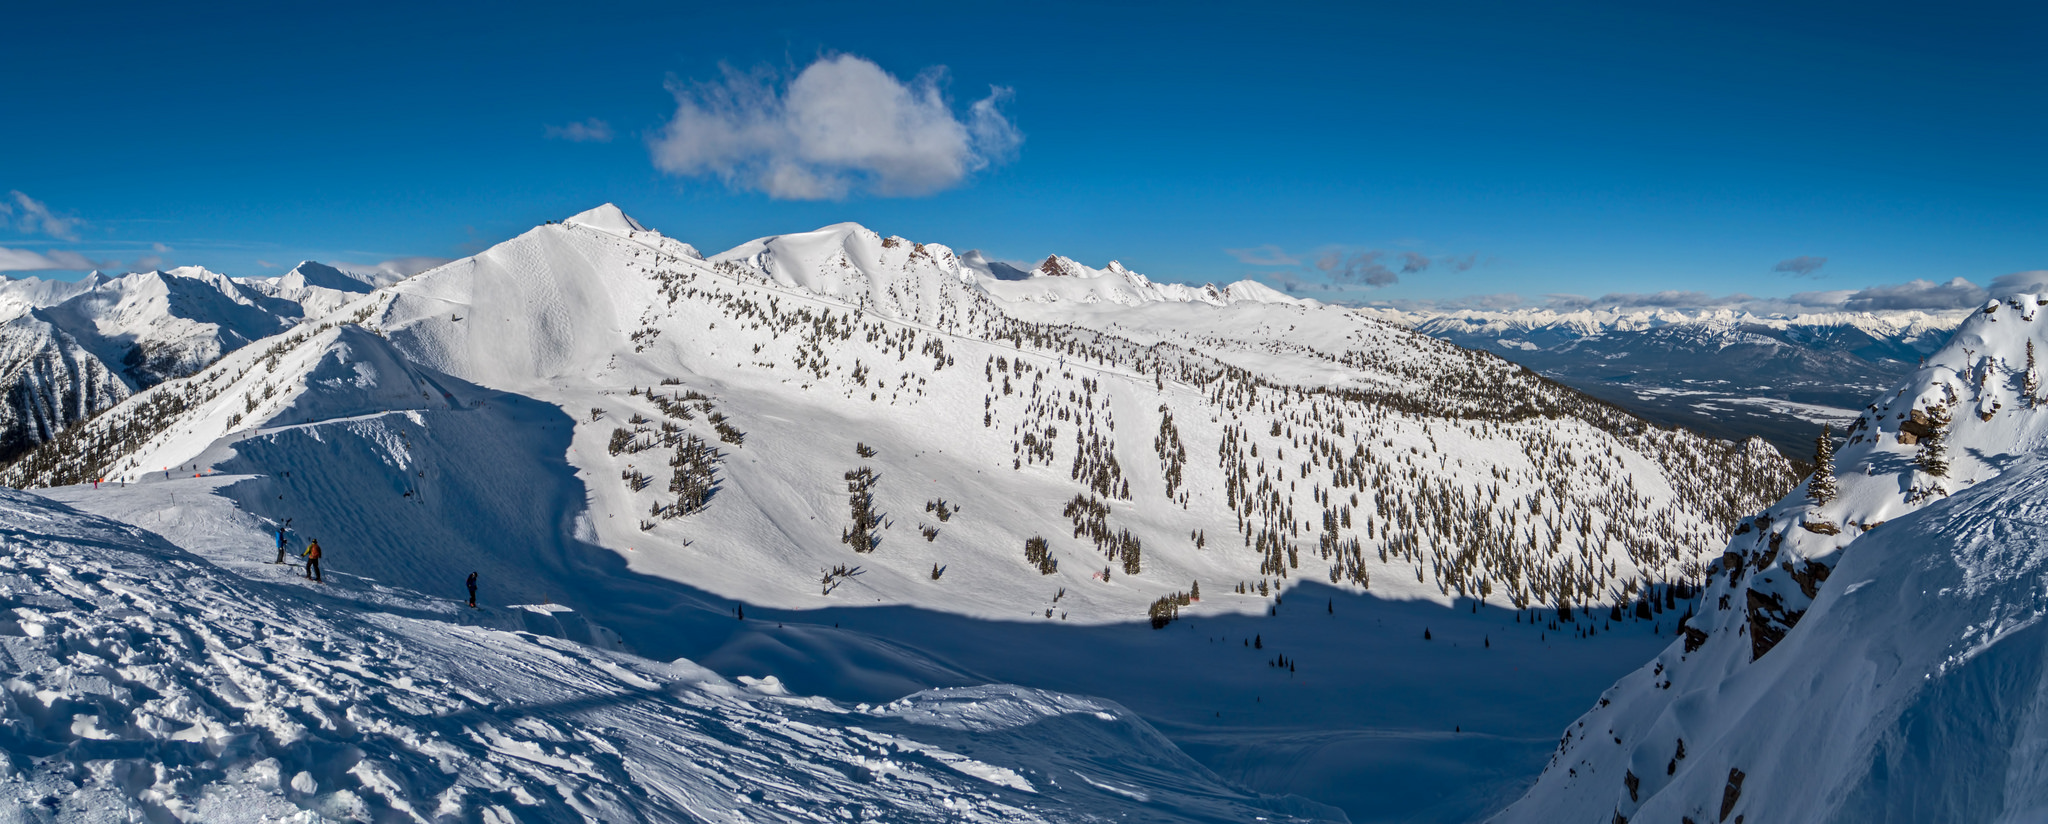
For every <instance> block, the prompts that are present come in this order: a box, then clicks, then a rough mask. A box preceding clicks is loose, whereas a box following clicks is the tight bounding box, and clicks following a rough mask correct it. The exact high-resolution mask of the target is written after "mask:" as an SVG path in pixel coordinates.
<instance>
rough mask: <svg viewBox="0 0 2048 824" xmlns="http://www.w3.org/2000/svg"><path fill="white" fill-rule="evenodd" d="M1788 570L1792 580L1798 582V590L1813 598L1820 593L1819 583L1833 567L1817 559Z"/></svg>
mask: <svg viewBox="0 0 2048 824" xmlns="http://www.w3.org/2000/svg"><path fill="white" fill-rule="evenodd" d="M1788 571H1789V572H1790V573H1791V574H1792V580H1794V581H1797V582H1798V583H1799V591H1800V592H1803V593H1806V597H1808V598H1813V597H1816V596H1818V595H1820V585H1821V583H1822V582H1824V581H1826V580H1827V579H1828V574H1829V573H1831V572H1833V571H1834V568H1833V567H1830V566H1828V565H1827V564H1823V563H1821V562H1819V561H1807V562H1806V563H1805V564H1803V565H1801V566H1800V567H1799V568H1798V569H1796V570H1788Z"/></svg>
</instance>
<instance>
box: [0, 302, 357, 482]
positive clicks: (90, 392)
mask: <svg viewBox="0 0 2048 824" xmlns="http://www.w3.org/2000/svg"><path fill="white" fill-rule="evenodd" d="M372 288H373V287H372V286H371V285H370V284H369V283H366V282H365V281H363V280H361V279H359V278H357V277H353V276H350V275H347V274H344V273H342V272H340V271H338V270H336V269H333V268H332V267H328V266H324V265H322V264H319V263H315V262H312V261H307V262H305V263H302V264H300V265H299V266H298V267H297V268H295V269H293V270H292V271H291V272H289V273H287V274H285V275H282V276H279V277H275V278H248V279H235V278H229V277H227V276H225V275H222V274H219V273H216V272H211V271H207V270H206V269H203V268H200V267H196V266H185V267H179V268H176V269H171V270H168V271H151V272H136V273H131V274H126V275H121V276H118V277H108V276H105V275H102V274H100V273H98V272H94V273H92V274H90V275H87V276H86V277H85V278H83V279H81V280H78V281H45V280H40V279H37V278H27V279H23V280H4V281H0V398H4V405H0V461H5V460H10V459H12V458H14V457H15V456H17V455H20V454H21V453H23V452H25V451H27V450H28V449H29V448H31V447H33V446H35V445H37V444H40V443H44V442H47V441H48V440H50V439H51V438H53V437H55V435H56V433H57V432H59V431H61V430H62V429H63V428H65V427H67V426H70V425H72V424H74V423H77V422H79V421H82V420H85V419H86V418H89V417H92V416H93V415H95V414H98V413H99V412H101V411H103V410H105V409H107V408H109V407H111V406H113V405H114V404H115V403H117V402H119V401H120V400H122V399H123V398H126V397H128V395H130V394H131V393H133V392H134V391H136V390H138V389H145V388H148V387H151V386H155V385H157V384H159V383H162V382H163V381H165V380H167V379H170V378H174V377H182V376H185V375H189V374H191V373H193V372H196V371H198V370H199V369H200V368H201V367H204V366H206V365H207V364H210V363H212V362H213V361H215V360H217V359H218V358H220V356H221V355H223V354H225V353H228V352H232V351H234V350H236V349H239V348H241V347H243V346H245V345H248V344H249V343H250V342H251V341H254V340H258V339H261V338H266V337H270V336H271V335H275V334H277V333H279V332H281V331H283V330H285V329H289V328H291V327H292V326H293V325H295V324H297V323H299V322H301V321H302V320H304V319H305V318H307V317H318V316H320V315H324V314H326V313H328V312H330V311H332V310H333V309H334V308H336V307H338V306H340V305H341V304H343V303H346V302H347V301H348V300H349V299H352V298H354V297H357V296H360V295H362V294H365V293H368V292H369V291H370V290H371V289H372Z"/></svg>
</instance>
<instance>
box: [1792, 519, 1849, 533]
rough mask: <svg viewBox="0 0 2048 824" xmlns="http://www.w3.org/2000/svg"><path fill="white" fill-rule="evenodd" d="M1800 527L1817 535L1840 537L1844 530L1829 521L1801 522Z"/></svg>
mask: <svg viewBox="0 0 2048 824" xmlns="http://www.w3.org/2000/svg"><path fill="white" fill-rule="evenodd" d="M1799 526H1800V527H1802V528H1804V529H1805V530H1806V531H1808V532H1812V533H1814V534H1817V535H1840V534H1842V528H1841V527H1838V526H1835V525H1834V524H1833V523H1832V522H1829V521H1801V522H1799Z"/></svg>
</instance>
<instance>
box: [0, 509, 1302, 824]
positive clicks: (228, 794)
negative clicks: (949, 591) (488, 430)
mask: <svg viewBox="0 0 2048 824" xmlns="http://www.w3.org/2000/svg"><path fill="white" fill-rule="evenodd" d="M0 524H4V526H0V609H4V610H5V612H4V615H5V617H4V618H0V655H4V658H5V661H4V663H5V671H6V672H7V673H9V675H8V677H7V678H6V679H5V680H4V681H0V688H4V690H0V691H4V695H0V749H4V752H5V758H0V799H4V800H5V801H7V802H11V803H14V804H16V805H18V806H16V807H15V810H16V811H17V813H18V815H17V816H15V817H13V818H10V819H8V820H24V821H99V820H110V818H109V817H110V816H112V817H120V818H122V819H124V820H141V821H174V820H183V821H257V820H290V821H320V820H357V821H579V820H602V821H845V820H883V821H1047V820H1065V821H1091V820H1105V821H1106V820H1111V819H1115V820H1205V819H1206V820H1249V819H1250V818H1252V817H1256V816H1266V817H1267V818H1269V819H1270V820H1288V816H1287V815H1286V814H1285V813H1284V812H1276V811H1275V810H1274V809H1272V808H1273V807H1275V806H1280V807H1285V806H1286V803H1284V802H1279V801H1273V800H1267V799H1261V798H1259V797H1256V796H1250V795H1246V794H1243V793H1242V792H1239V791H1235V790H1231V789H1228V788H1226V787H1223V786H1221V785H1217V784H1215V783H1214V781H1215V779H1214V776H1213V775H1209V774H1207V772H1206V771H1204V770H1202V769H1201V768H1200V767H1197V766H1195V765H1194V764H1193V763H1192V762H1190V761H1188V760H1187V758H1186V756H1184V755H1182V754H1180V753H1179V752H1178V751H1177V750H1174V749H1173V748H1172V747H1171V745H1169V744H1165V742H1164V739H1163V738H1160V737H1159V736H1158V734H1157V733H1156V732H1152V731H1151V730H1150V729H1149V728H1147V727H1144V726H1142V724H1141V723H1134V722H1132V721H1129V720H1124V719H1126V718H1128V713H1126V712H1124V711H1123V710H1121V708H1119V707H1116V706H1115V705H1113V704H1108V703H1106V702H1102V701H1099V700H1094V699H1081V698H1072V697H1067V696H1059V695H1056V694H1051V693H1041V692H1039V691H1036V690H1028V689H1022V688H1014V687H986V688H973V689H965V690H942V691H935V692H934V693H933V694H930V695H926V694H919V695H913V696H910V697H908V698H906V699H904V700H902V701H898V702H895V703H893V704H890V705H887V706H883V707H868V706H866V705H861V706H860V707H857V708H847V707H844V706H841V705H838V704H835V703H833V702H830V701H826V700H823V699H816V698H798V697H787V696H785V695H781V694H780V693H782V692H783V691H782V690H781V689H780V688H779V686H776V685H774V684H773V683H772V679H771V680H770V681H768V682H766V683H756V684H755V685H753V686H752V687H751V688H743V687H741V686H738V685H735V684H733V683H730V682H727V681H725V680H724V679H722V678H719V677H718V676H716V675H714V674H712V673H711V672H709V671H707V670H704V669H702V668H700V667H697V666H696V665H694V664H691V663H689V662H687V661H678V662H675V663H671V664H662V663H658V662H653V661H648V660H645V659H638V658H634V657H631V656H628V655H625V654H622V653H615V652H609V651H606V650H602V649H597V648H593V647H590V646H587V645H583V644H578V643H573V642H568V641H564V640H561V639H556V638H547V637H542V636H537V635H533V634H531V633H525V632H507V631H504V630H499V629H490V628H486V627H482V626H464V625H461V624H457V623H454V622H452V621H448V620H436V619H432V618H421V617H414V616H409V615H401V614H394V613H392V612H386V611H380V610H375V609H368V610H352V609H345V608H338V605H337V603H336V601H337V600H338V598H337V597H334V596H330V594H329V593H330V592H331V591H332V590H336V589H341V588H345V587H354V586H360V585H361V584H360V583H356V582H351V583H341V582H340V581H341V580H342V579H339V578H337V579H331V580H335V581H336V583H330V584H328V585H326V586H325V587H323V586H320V585H317V584H311V583H309V582H303V581H298V580H293V579H284V580H282V581H280V580H276V579H270V578H242V577H239V576H237V575H235V574H234V573H232V572H230V571H228V570H225V569H222V568H220V567H217V566H215V565H213V564H211V563H209V562H207V561H204V560H202V559H200V558H197V557H195V556H193V555H191V554H189V553H186V552H184V551H183V550H180V549H178V548H176V547H174V546H171V545H170V544H168V543H167V542H165V541H164V540H163V539H162V538H159V537H157V536H155V535H153V534H150V533H147V532H144V531H142V530H141V529H139V528H136V527H132V526H127V525H121V524H117V523H114V522H111V521H105V520H103V519H99V518H97V517H93V516H87V515H84V514H82V513H78V512H76V511H74V510H70V509H69V508H68V507H64V506H63V505H60V504H55V503H53V502H49V501H47V500H45V499H41V498H38V497H36V496H32V495H28V494H26V493H19V492H13V491H0ZM385 594H386V595H389V594H390V593H385ZM373 597H374V596H373ZM412 598H413V599H414V600H417V599H418V596H417V594H413V595H412ZM368 602H369V601H366V600H355V601H353V602H352V603H354V604H364V603H368ZM1103 718H1111V719H1114V720H1111V721H1103V720H1102V719H1103ZM963 719H964V720H963ZM1046 725H1051V726H1053V727H1058V728H1060V730H1061V732H1058V733H1055V734H1053V735H1052V736H1050V738H1051V740H1052V741H1053V742H1056V743H1058V744H1062V745H1072V746H1073V747H1074V749H1075V752H1077V753H1080V754H1078V755H1076V754H1068V753H1066V752H1062V751H1060V750H1061V749H1064V747H1059V748H1055V747H1052V746H1048V745H1046V744H1045V743H1043V742H1039V741H1038V740H1037V739H1039V738H1041V737H1043V734H1042V731H1034V733H1033V734H1032V735H1031V736H1030V737H1027V738H1020V737H1018V736H1015V735H1012V734H1010V731H1011V730H1014V729H1017V728H1019V727H1022V726H1039V727H1044V726H1046ZM970 730H971V732H972V733H973V734H969V731H970ZM977 748H978V749H979V750H981V753H980V754H979V757H975V756H971V755H969V754H966V752H964V751H963V749H964V750H966V751H973V750H975V749H977ZM984 759H988V760H984ZM1162 767H1163V768H1164V769H1162ZM1077 769H1080V770H1089V771H1094V772H1098V773H1099V772H1101V771H1104V770H1117V771H1120V772H1121V773H1122V775H1121V776H1120V777H1119V781H1120V782H1125V781H1142V780H1146V779H1147V778H1149V779H1150V786H1152V787H1154V789H1153V791H1152V792H1151V793H1147V794H1144V795H1146V796H1147V797H1146V798H1140V799H1137V803H1136V804H1132V805H1122V804H1119V803H1117V802H1118V799H1125V800H1129V799H1128V798H1126V796H1127V795H1128V794H1127V793H1125V791H1123V790H1121V789H1118V790H1114V791H1113V792H1109V793H1105V792H1101V791H1095V790H1092V789H1090V787H1089V786H1088V785H1086V784H1081V783H1079V782H1075V783H1071V784H1062V783H1060V782H1057V781H1055V780H1051V779H1049V778H1046V777H1044V776H1046V775H1048V773H1056V772H1057V771H1059V770H1066V771H1073V770H1077ZM1161 783H1165V784H1167V785H1168V786H1169V787H1172V788H1173V789H1174V790H1177V794H1174V795H1173V797H1172V798H1169V799H1167V800H1166V801H1164V802H1163V803H1160V802H1159V801H1158V800H1157V799H1158V796H1159V795H1160V792H1159V791H1158V789H1156V787H1157V786H1158V785H1159V784H1161ZM1297 806H1300V805H1298V804H1297ZM1119 807H1122V808H1121V809H1120V808H1119Z"/></svg>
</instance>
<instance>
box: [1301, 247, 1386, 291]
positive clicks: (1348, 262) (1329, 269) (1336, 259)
mask: <svg viewBox="0 0 2048 824" xmlns="http://www.w3.org/2000/svg"><path fill="white" fill-rule="evenodd" d="M1386 255H1387V253H1385V252H1381V251H1378V250H1367V251H1363V252H1352V253H1350V254H1345V253H1344V252H1341V251H1330V252H1324V253H1323V255H1322V257H1319V258H1316V269H1317V270H1319V271H1321V272H1322V273H1323V274H1324V275H1327V276H1328V277H1329V278H1330V281H1331V282H1332V283H1340V284H1346V285H1363V286H1371V287H1375V288H1377V287H1380V286H1391V285H1393V284H1396V283H1399V282H1401V275H1400V274H1399V273H1397V272H1395V271H1394V270H1392V269H1389V268H1387V265H1386V264H1384V263H1381V262H1380V259H1381V258H1384V257H1386Z"/></svg>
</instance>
